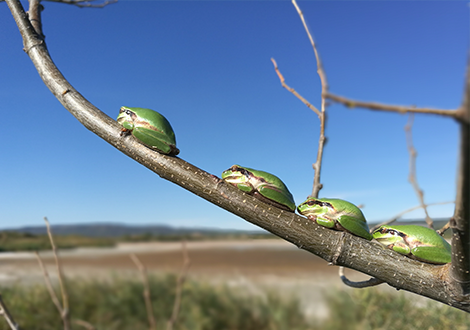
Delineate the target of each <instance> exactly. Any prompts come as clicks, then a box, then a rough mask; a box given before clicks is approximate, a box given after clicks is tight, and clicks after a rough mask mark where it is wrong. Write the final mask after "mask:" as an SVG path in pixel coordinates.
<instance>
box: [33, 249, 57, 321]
mask: <svg viewBox="0 0 470 330" xmlns="http://www.w3.org/2000/svg"><path fill="white" fill-rule="evenodd" d="M34 253H35V254H36V258H37V259H38V263H39V267H41V270H42V274H43V277H44V282H45V283H46V288H47V291H49V295H50V296H51V300H52V302H53V303H54V305H55V307H56V308H57V310H58V311H59V314H60V315H62V305H61V303H60V301H59V298H58V297H57V295H56V293H55V291H54V288H53V287H52V283H51V278H50V277H49V273H48V271H47V269H46V267H45V266H44V263H43V262H42V259H41V257H40V256H39V252H38V251H35V252H34Z"/></svg>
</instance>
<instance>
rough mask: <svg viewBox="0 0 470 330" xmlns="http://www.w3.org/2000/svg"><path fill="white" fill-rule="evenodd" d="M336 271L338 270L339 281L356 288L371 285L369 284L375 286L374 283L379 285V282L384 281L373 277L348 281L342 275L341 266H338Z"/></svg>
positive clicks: (342, 269) (342, 268)
mask: <svg viewBox="0 0 470 330" xmlns="http://www.w3.org/2000/svg"><path fill="white" fill-rule="evenodd" d="M338 272H339V277H340V278H341V281H343V283H344V284H346V285H347V286H350V287H353V288H357V289H362V288H368V287H371V286H376V285H380V284H382V283H384V281H382V280H379V279H378V278H375V277H371V278H370V279H368V280H367V281H361V282H353V281H350V280H349V279H348V278H347V277H346V276H345V275H344V267H343V266H341V267H339V270H338Z"/></svg>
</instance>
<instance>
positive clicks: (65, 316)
mask: <svg viewBox="0 0 470 330" xmlns="http://www.w3.org/2000/svg"><path fill="white" fill-rule="evenodd" d="M44 221H45V222H46V227H47V235H48V236H49V240H50V241H51V246H52V253H53V254H54V259H55V264H56V267H57V276H58V278H59V287H60V292H61V294H62V312H61V314H60V316H61V317H62V321H63V322H64V330H69V329H70V320H69V297H68V294H67V290H66V288H65V283H64V282H65V281H64V275H63V272H62V266H61V264H60V260H59V256H58V253H57V248H56V246H55V243H54V238H53V236H52V231H51V226H50V224H49V221H48V220H47V217H44Z"/></svg>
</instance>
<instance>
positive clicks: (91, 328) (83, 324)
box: [72, 319, 96, 330]
mask: <svg viewBox="0 0 470 330" xmlns="http://www.w3.org/2000/svg"><path fill="white" fill-rule="evenodd" d="M72 322H73V323H75V324H77V325H79V326H81V327H84V328H85V329H87V330H96V328H95V326H94V325H93V324H91V323H89V322H87V321H84V320H79V319H76V320H73V321H72Z"/></svg>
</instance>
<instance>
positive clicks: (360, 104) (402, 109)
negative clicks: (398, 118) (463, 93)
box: [323, 93, 461, 119]
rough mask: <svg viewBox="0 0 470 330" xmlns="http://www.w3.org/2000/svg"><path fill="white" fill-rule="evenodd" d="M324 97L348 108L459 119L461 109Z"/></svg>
mask: <svg viewBox="0 0 470 330" xmlns="http://www.w3.org/2000/svg"><path fill="white" fill-rule="evenodd" d="M323 96H324V97H325V98H327V99H329V100H331V101H334V102H338V103H341V104H343V105H345V106H347V107H348V108H364V109H370V110H379V111H388V112H398V113H401V114H405V113H427V114H434V115H440V116H446V117H452V118H456V119H459V118H460V117H461V111H459V110H454V109H452V110H444V109H433V108H416V107H411V106H402V105H388V104H382V103H376V102H364V101H357V100H352V99H349V98H346V97H343V96H339V95H335V94H331V93H326V94H324V95H323Z"/></svg>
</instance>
